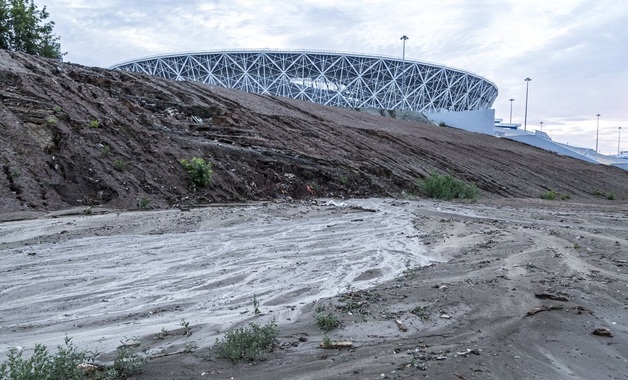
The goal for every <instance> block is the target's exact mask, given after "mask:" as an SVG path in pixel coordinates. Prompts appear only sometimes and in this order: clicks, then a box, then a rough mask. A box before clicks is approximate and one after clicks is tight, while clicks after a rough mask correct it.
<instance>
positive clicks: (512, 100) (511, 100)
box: [508, 99, 515, 124]
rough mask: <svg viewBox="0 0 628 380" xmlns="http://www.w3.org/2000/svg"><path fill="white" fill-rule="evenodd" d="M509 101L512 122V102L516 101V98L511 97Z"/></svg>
mask: <svg viewBox="0 0 628 380" xmlns="http://www.w3.org/2000/svg"><path fill="white" fill-rule="evenodd" d="M508 101H509V102H510V122H509V124H512V102H514V101H515V99H510V100H508Z"/></svg>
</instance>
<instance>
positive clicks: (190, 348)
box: [183, 342, 198, 354]
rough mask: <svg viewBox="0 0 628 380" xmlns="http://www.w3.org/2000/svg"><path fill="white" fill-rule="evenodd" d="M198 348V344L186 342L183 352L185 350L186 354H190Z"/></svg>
mask: <svg viewBox="0 0 628 380" xmlns="http://www.w3.org/2000/svg"><path fill="white" fill-rule="evenodd" d="M197 348H198V346H197V345H196V344H194V343H192V342H185V347H184V348H183V352H185V353H186V354H189V353H192V352H194V351H196V349H197Z"/></svg>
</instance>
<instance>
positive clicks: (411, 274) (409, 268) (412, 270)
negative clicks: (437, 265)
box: [405, 259, 416, 280]
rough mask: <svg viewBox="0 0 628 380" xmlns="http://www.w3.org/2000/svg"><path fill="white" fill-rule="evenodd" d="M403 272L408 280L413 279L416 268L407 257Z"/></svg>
mask: <svg viewBox="0 0 628 380" xmlns="http://www.w3.org/2000/svg"><path fill="white" fill-rule="evenodd" d="M405 274H406V277H407V278H408V279H410V280H414V279H415V278H416V268H413V267H412V263H411V262H410V260H409V259H408V260H406V270H405Z"/></svg>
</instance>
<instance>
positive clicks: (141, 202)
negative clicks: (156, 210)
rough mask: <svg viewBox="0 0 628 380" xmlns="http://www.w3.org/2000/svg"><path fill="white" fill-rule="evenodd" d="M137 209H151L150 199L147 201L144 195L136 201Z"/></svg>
mask: <svg viewBox="0 0 628 380" xmlns="http://www.w3.org/2000/svg"><path fill="white" fill-rule="evenodd" d="M137 208H139V209H142V210H149V209H151V208H153V206H152V205H151V204H150V199H148V197H147V196H145V195H144V196H142V197H140V198H139V199H138V200H137Z"/></svg>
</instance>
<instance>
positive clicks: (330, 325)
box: [316, 313, 340, 332]
mask: <svg viewBox="0 0 628 380" xmlns="http://www.w3.org/2000/svg"><path fill="white" fill-rule="evenodd" d="M316 324H317V325H318V327H319V328H320V329H321V330H323V332H329V331H331V330H333V329H335V328H337V327H338V326H340V320H339V319H338V316H337V315H336V314H333V313H328V314H317V315H316Z"/></svg>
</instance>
